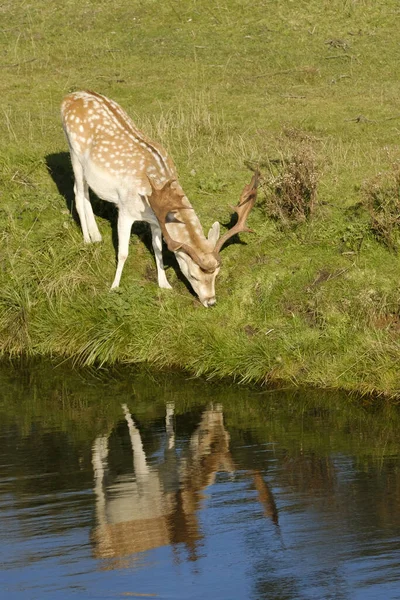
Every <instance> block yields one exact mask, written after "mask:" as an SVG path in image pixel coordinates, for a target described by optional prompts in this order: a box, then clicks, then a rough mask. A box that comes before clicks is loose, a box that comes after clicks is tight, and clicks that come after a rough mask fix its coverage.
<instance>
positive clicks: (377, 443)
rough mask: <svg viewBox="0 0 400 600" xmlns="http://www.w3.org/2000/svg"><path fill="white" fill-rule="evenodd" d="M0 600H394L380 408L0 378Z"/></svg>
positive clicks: (146, 385) (69, 377)
mask: <svg viewBox="0 0 400 600" xmlns="http://www.w3.org/2000/svg"><path fill="white" fill-rule="evenodd" d="M0 383H1V388H0V533H1V538H2V541H3V543H2V544H1V546H0V598H5V599H7V600H8V599H10V600H14V599H15V600H16V599H18V600H28V599H29V600H34V599H40V600H43V599H45V598H51V599H60V600H61V599H63V600H68V599H69V598H87V599H96V598H143V597H145V598H146V597H150V598H151V597H155V598H177V599H180V598H182V599H185V600H186V599H195V600H197V599H202V598H216V599H227V600H228V599H229V600H231V599H243V600H245V599H264V598H265V599H271V600H274V599H309V598H320V599H328V598H332V599H342V598H343V599H352V600H353V599H358V598H360V599H361V598H362V599H369V598H370V599H374V600H376V599H380V598H382V599H383V598H385V599H386V598H389V599H390V598H400V511H399V506H400V504H399V500H400V467H399V448H400V446H399V437H400V433H399V432H400V428H399V425H400V422H399V418H398V414H397V409H396V408H395V407H391V406H389V405H385V404H384V403H381V405H380V406H376V405H374V404H372V403H368V402H367V401H366V400H364V401H360V400H359V399H356V398H354V397H353V398H349V397H348V396H344V395H339V394H322V393H320V392H316V391H312V392H311V391H308V392H306V391H303V392H302V391H276V390H275V391H273V390H269V391H268V390H263V391H261V392H260V391H259V390H258V391H251V390H247V389H243V388H239V387H235V386H222V385H211V384H206V383H203V382H199V381H194V380H188V379H185V378H184V377H182V376H173V375H165V374H164V375H156V374H154V373H151V372H141V373H135V372H133V371H131V370H124V371H120V372H112V373H104V374H102V375H100V376H99V375H98V374H96V375H95V374H90V373H82V372H76V371H69V370H67V369H63V368H60V367H58V368H55V367H51V366H46V367H44V366H43V365H34V366H29V367H27V366H24V367H19V368H18V367H15V366H10V365H8V366H6V367H3V368H2V369H1V370H0Z"/></svg>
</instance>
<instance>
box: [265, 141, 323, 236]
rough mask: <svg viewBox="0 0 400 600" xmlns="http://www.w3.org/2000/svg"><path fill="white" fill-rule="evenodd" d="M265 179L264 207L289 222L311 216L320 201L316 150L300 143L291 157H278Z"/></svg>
mask: <svg viewBox="0 0 400 600" xmlns="http://www.w3.org/2000/svg"><path fill="white" fill-rule="evenodd" d="M275 165H276V167H277V172H276V173H274V172H273V169H272V170H271V174H270V175H269V176H268V177H266V178H265V179H264V182H263V184H262V187H263V189H264V192H265V210H266V212H267V214H268V216H270V217H272V218H273V219H276V220H277V221H278V222H279V223H281V224H283V225H285V226H287V225H290V224H297V223H302V222H304V221H307V220H308V219H310V218H311V217H312V215H313V213H314V209H315V206H316V203H317V187H318V172H317V167H316V160H315V155H314V152H313V150H312V149H311V148H310V146H309V145H300V146H299V148H298V149H297V150H296V151H295V152H293V154H292V155H291V156H290V157H288V158H283V159H281V160H279V161H275Z"/></svg>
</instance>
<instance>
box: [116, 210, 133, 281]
mask: <svg viewBox="0 0 400 600" xmlns="http://www.w3.org/2000/svg"><path fill="white" fill-rule="evenodd" d="M133 222H134V219H133V218H132V217H131V216H130V215H129V214H128V213H126V212H125V211H124V210H121V209H120V210H119V212H118V263H117V270H116V272H115V277H114V281H113V284H112V286H111V289H114V288H117V287H118V286H119V282H120V281H121V275H122V269H123V268H124V264H125V261H126V259H127V258H128V253H129V241H130V238H131V229H132V225H133Z"/></svg>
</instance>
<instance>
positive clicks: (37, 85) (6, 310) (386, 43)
mask: <svg viewBox="0 0 400 600" xmlns="http://www.w3.org/2000/svg"><path fill="white" fill-rule="evenodd" d="M399 15H400V8H399V6H398V3H397V2H395V0H387V1H385V2H383V1H381V2H379V1H372V0H359V1H356V0H353V1H350V0H340V1H339V0H333V1H331V2H326V1H324V0H323V1H318V2H317V1H316V0H311V1H309V2H304V1H301V0H299V1H297V2H293V1H290V0H285V1H279V0H275V1H274V2H273V1H264V2H260V1H259V2H251V3H250V2H235V1H230V2H227V1H225V2H219V3H215V2H211V1H210V0H199V1H194V0H193V1H188V2H176V1H175V2H174V1H170V2H155V1H151V0H146V1H144V0H143V1H136V0H130V1H129V2H128V1H127V0H109V1H108V2H105V1H101V0H100V1H96V2H94V1H93V0H92V1H88V0H82V1H81V2H78V1H77V0H65V1H64V2H63V3H61V2H60V3H58V2H53V3H51V2H48V1H47V2H46V1H45V0H37V1H36V2H35V3H32V4H29V3H27V2H25V1H22V0H13V1H12V2H11V1H7V0H6V1H5V2H3V3H2V4H1V5H0V17H1V18H0V33H1V38H0V39H1V46H0V51H1V59H0V71H1V91H2V93H1V96H0V134H1V135H0V184H1V186H0V200H1V202H0V244H1V255H0V284H1V285H0V353H1V354H2V355H3V356H16V355H19V354H21V353H23V354H26V355H28V356H43V355H46V356H49V357H55V358H57V359H58V360H60V359H64V358H72V360H73V361H74V362H75V363H79V364H90V365H102V364H109V363H115V362H123V363H137V362H148V363H150V364H153V365H156V366H158V367H163V368H164V367H169V366H173V367H178V368H183V369H186V370H187V371H188V372H190V373H192V374H195V375H205V376H207V377H218V378H222V377H230V378H234V380H236V381H238V382H253V383H264V382H267V383H268V382H286V383H287V382H289V383H291V384H294V385H298V386H306V385H312V386H321V387H324V388H343V389H348V390H358V391H361V392H377V393H379V394H386V395H388V396H391V397H399V396H400V374H399V368H398V363H399V358H400V352H399V350H400V347H399V346H400V345H399V333H400V313H399V296H400V286H399V278H400V266H399V258H398V255H397V253H396V248H397V245H396V243H395V242H396V239H397V235H398V233H397V227H398V225H397V221H396V219H397V212H396V206H397V200H398V199H399V190H398V185H397V179H396V178H395V174H396V172H397V171H396V169H398V166H397V165H398V161H399V160H400V148H399V128H400V107H399V91H400V85H399V81H398V75H397V72H398V64H399V48H400V44H399V42H400V34H399V31H398V17H399ZM82 88H83V89H85V88H86V89H93V90H95V91H97V92H100V93H103V94H105V95H107V96H109V97H111V98H113V99H114V100H116V101H117V102H119V103H120V104H121V105H122V106H123V108H125V110H127V112H128V113H129V114H130V115H131V116H132V117H133V118H134V120H135V121H136V123H137V124H138V125H139V126H140V127H141V128H142V129H143V131H145V133H146V134H147V135H149V136H150V137H151V138H153V139H154V140H156V141H160V142H161V143H162V144H163V145H164V146H165V147H166V148H167V149H168V150H169V152H170V154H171V156H172V158H173V160H174V162H175V164H176V166H177V169H178V172H179V175H180V182H181V184H182V186H183V188H184V189H185V191H186V193H187V195H188V196H189V198H190V200H191V202H192V204H193V206H194V207H195V209H196V211H197V213H198V214H199V216H200V219H201V221H202V223H203V226H204V229H205V230H208V228H209V226H210V225H211V224H212V223H213V221H214V220H216V219H218V220H220V221H221V223H223V224H227V223H229V221H230V208H229V207H230V206H231V205H232V204H235V203H236V202H237V200H238V199H239V195H240V192H241V190H242V188H243V186H244V184H245V183H247V182H248V181H249V180H250V177H251V171H250V170H249V167H253V168H254V167H256V166H258V167H259V168H260V171H261V174H262V176H263V184H262V185H261V188H260V192H259V197H258V204H257V206H256V208H255V209H254V210H253V212H252V214H251V216H250V219H249V221H250V223H249V224H250V226H251V227H252V228H253V229H254V230H255V232H256V233H255V234H254V235H252V236H250V235H248V234H242V235H241V242H242V243H240V244H239V243H237V244H230V245H229V246H227V247H226V248H225V249H224V250H223V251H222V256H223V266H222V269H221V273H220V275H219V278H218V280H217V299H218V305H217V306H216V307H215V308H214V309H209V310H207V309H205V308H204V307H202V306H201V305H200V304H199V303H198V301H197V300H196V299H195V298H194V297H193V295H191V293H190V291H189V290H188V289H187V287H186V285H185V284H184V282H183V281H182V280H181V278H180V277H178V272H177V267H176V263H175V262H174V260H173V258H172V257H171V256H168V254H166V258H167V264H168V265H169V268H168V271H167V276H168V278H169V281H170V283H171V284H172V285H173V290H172V291H167V290H160V289H158V287H157V283H156V270H155V264H154V257H153V255H152V253H151V251H150V250H149V242H150V238H149V235H148V232H147V229H146V228H145V227H143V226H140V225H138V226H134V230H133V233H132V239H131V247H130V255H129V258H128V261H127V263H126V266H125V270H124V273H123V277H122V282H121V288H120V289H119V290H117V291H114V292H112V293H110V292H109V287H110V285H111V282H112V280H113V276H114V270H115V212H114V211H113V208H112V206H111V205H105V204H104V203H100V202H99V201H98V200H96V199H94V206H95V211H96V214H97V215H98V223H99V227H100V230H101V232H102V235H103V238H104V242H103V243H102V244H98V245H93V246H86V245H85V244H84V243H83V239H82V234H81V231H80V229H79V226H78V225H77V223H76V221H75V220H74V218H73V216H71V210H70V208H71V206H72V204H73V191H72V186H73V180H72V172H71V167H70V162H69V157H68V153H67V144H66V141H65V139H64V136H63V132H62V128H61V123H60V117H59V105H60V102H61V100H62V98H63V96H64V95H65V94H66V93H68V92H69V91H72V90H76V89H82ZM303 155H305V156H309V157H312V170H313V173H312V174H313V176H314V177H315V180H316V181H318V186H317V199H316V206H315V208H314V211H313V214H312V218H310V219H308V220H303V221H299V220H296V221H293V222H290V221H288V222H287V221H284V222H283V221H282V220H280V219H279V218H277V216H276V215H274V214H272V213H271V204H270V194H271V181H276V180H277V177H278V178H279V177H282V173H280V172H279V165H281V167H282V165H283V166H284V167H283V168H285V165H287V164H288V161H289V162H290V159H291V157H293V156H303ZM279 173H280V174H279ZM392 180H394V181H395V183H394V184H393V185H392V186H391V187H390V186H389V183H390V181H392ZM268 182H269V185H268ZM388 182H389V183H388ZM374 186H375V187H374ZM385 186H386V187H385ZM388 186H389V188H388V189H389V191H386V192H385V193H386V196H387V195H388V194H389V196H390V200H391V206H392V207H393V206H394V209H392V210H394V211H395V214H394V217H393V214H392V217H393V223H394V224H393V223H392V225H391V227H392V230H391V231H392V237H393V240H394V243H393V245H390V244H389V246H388V244H387V243H385V240H384V239H383V238H382V237H381V236H379V235H378V234H377V232H376V230H375V229H374V228H373V227H372V226H371V217H370V214H369V211H368V210H367V207H366V202H365V197H366V195H367V196H368V193H371V190H373V189H375V188H376V187H378V191H379V190H386V188H387V187H388ZM396 186H397V187H396ZM365 190H367V193H366V192H365ZM382 193H383V192H382ZM382 218H384V219H388V218H389V217H387V215H386V213H385V214H383V217H382Z"/></svg>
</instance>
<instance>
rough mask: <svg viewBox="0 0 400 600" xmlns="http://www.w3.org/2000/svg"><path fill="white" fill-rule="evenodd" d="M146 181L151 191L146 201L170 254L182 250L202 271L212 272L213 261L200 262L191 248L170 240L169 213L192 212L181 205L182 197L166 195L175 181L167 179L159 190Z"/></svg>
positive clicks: (176, 194)
mask: <svg viewBox="0 0 400 600" xmlns="http://www.w3.org/2000/svg"><path fill="white" fill-rule="evenodd" d="M147 179H148V180H149V182H150V186H151V189H152V193H151V195H150V196H148V201H149V204H150V206H151V208H152V210H153V212H154V214H155V215H156V217H157V220H158V223H159V225H160V228H161V231H162V234H163V237H164V240H165V242H166V244H167V247H168V250H170V251H171V252H176V251H177V250H182V251H183V252H186V254H188V255H189V256H190V258H191V259H192V260H194V262H195V263H196V264H198V265H199V267H200V269H202V270H203V271H206V272H207V271H214V270H215V264H214V261H213V264H212V265H211V264H210V263H209V262H207V261H204V260H202V259H201V258H200V256H199V255H198V254H197V252H196V251H195V250H194V249H193V248H192V247H191V246H189V245H188V244H184V243H183V242H177V241H176V240H174V239H172V237H171V236H170V234H169V233H168V230H167V227H166V219H167V215H168V214H169V213H174V212H176V211H178V210H193V208H192V207H191V206H185V204H184V203H183V198H184V195H182V194H179V193H178V192H175V193H174V194H173V198H171V195H170V194H168V192H169V191H170V190H171V186H172V184H173V183H175V182H176V179H169V180H168V181H166V182H165V184H164V185H163V186H162V187H161V188H157V187H155V185H154V183H153V181H152V180H151V179H150V178H149V177H148V178H147ZM217 260H218V259H217Z"/></svg>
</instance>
